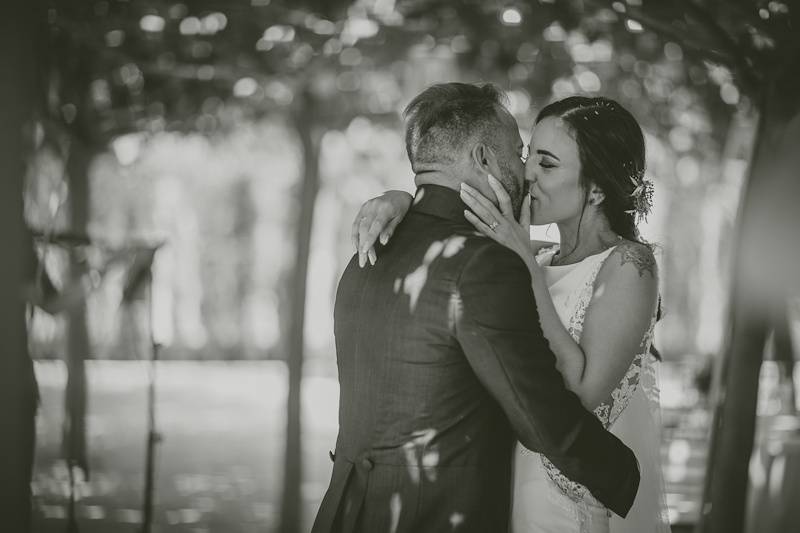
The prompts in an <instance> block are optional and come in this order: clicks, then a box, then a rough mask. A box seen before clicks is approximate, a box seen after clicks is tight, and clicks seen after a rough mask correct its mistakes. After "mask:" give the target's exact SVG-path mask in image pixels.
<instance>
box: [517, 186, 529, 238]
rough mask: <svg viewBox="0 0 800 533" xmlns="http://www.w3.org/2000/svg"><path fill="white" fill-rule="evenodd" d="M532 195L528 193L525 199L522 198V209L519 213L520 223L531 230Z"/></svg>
mask: <svg viewBox="0 0 800 533" xmlns="http://www.w3.org/2000/svg"><path fill="white" fill-rule="evenodd" d="M531 202H532V200H531V195H530V194H526V195H525V199H524V200H522V210H521V211H520V214H519V225H520V226H522V227H523V228H528V231H530V226H531Z"/></svg>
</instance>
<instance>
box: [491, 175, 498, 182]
mask: <svg viewBox="0 0 800 533" xmlns="http://www.w3.org/2000/svg"><path fill="white" fill-rule="evenodd" d="M489 180H491V181H497V178H495V177H494V176H492V175H491V174H489Z"/></svg>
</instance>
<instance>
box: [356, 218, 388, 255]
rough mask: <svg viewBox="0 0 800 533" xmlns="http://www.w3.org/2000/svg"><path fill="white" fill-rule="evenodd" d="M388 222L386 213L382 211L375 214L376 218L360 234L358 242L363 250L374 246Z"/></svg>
mask: <svg viewBox="0 0 800 533" xmlns="http://www.w3.org/2000/svg"><path fill="white" fill-rule="evenodd" d="M387 223H388V220H387V219H386V217H385V215H383V214H381V213H378V214H376V215H375V219H374V220H373V221H372V224H370V225H369V228H367V230H366V231H364V232H363V233H359V235H358V244H359V246H360V247H361V249H362V250H365V251H366V250H369V249H370V248H372V247H373V245H374V244H375V241H376V240H378V236H379V235H380V233H381V230H383V228H384V227H386V224H387Z"/></svg>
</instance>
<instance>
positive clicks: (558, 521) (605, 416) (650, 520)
mask: <svg viewBox="0 0 800 533" xmlns="http://www.w3.org/2000/svg"><path fill="white" fill-rule="evenodd" d="M613 250H614V248H613V247H612V248H609V249H608V250H605V251H604V252H601V253H599V254H595V255H592V256H589V257H587V258H586V259H584V260H583V261H581V262H579V263H576V264H573V265H564V266H551V265H550V263H551V261H552V258H553V255H554V254H555V252H556V251H557V247H553V248H550V249H547V250H544V251H543V252H542V253H540V254H539V256H538V257H537V260H538V262H539V264H540V265H542V266H543V271H544V274H545V276H546V278H547V286H548V288H549V290H550V295H551V297H552V298H553V304H554V306H555V308H556V311H557V313H558V316H559V318H561V321H562V323H563V324H564V326H565V327H566V328H567V330H568V331H569V334H570V335H571V336H572V338H573V339H574V340H575V341H576V342H579V341H580V338H581V333H582V332H583V320H584V317H585V315H586V310H587V308H588V307H589V304H590V302H591V300H592V296H593V294H594V289H595V286H594V285H595V279H596V278H597V274H598V272H599V271H600V268H601V267H602V266H603V263H604V261H605V260H606V259H607V258H608V256H609V255H610V254H611V252H612V251H613ZM655 315H656V313H655V310H654V312H653V317H652V320H651V323H650V327H649V328H648V331H647V332H646V334H645V337H644V339H643V342H642V352H641V353H640V354H638V355H636V356H635V357H634V358H633V362H632V363H631V366H630V367H629V368H628V371H627V373H626V374H625V376H624V377H623V378H622V380H621V381H620V383H619V385H618V386H617V387H616V388H615V389H614V391H613V392H612V393H611V396H610V397H609V398H608V399H607V400H606V401H604V402H603V403H602V404H601V405H599V406H598V407H597V409H595V411H594V414H595V415H596V416H597V418H599V419H600V420H601V421H602V422H603V425H604V426H605V427H606V428H607V429H609V430H610V431H611V432H612V433H614V434H615V435H616V436H617V437H619V438H620V440H622V441H623V442H624V443H625V444H626V445H628V446H629V447H630V448H631V449H632V450H633V451H634V453H635V454H636V457H637V459H638V460H639V465H640V469H641V482H640V486H639V492H638V493H637V496H636V500H635V501H634V504H633V507H632V509H631V511H630V513H629V514H628V516H627V517H626V518H625V519H622V518H620V517H618V516H616V515H613V514H612V513H610V512H609V511H607V510H606V509H605V507H603V505H602V504H601V503H600V502H598V501H597V500H596V499H595V498H594V497H593V496H592V495H591V493H590V492H589V491H588V489H586V487H584V486H583V485H580V484H579V483H575V482H573V481H571V480H569V479H568V478H566V477H565V476H564V475H562V474H561V472H559V470H558V469H557V468H556V467H555V466H554V465H553V464H552V463H551V462H550V461H549V460H547V458H545V457H544V456H543V455H541V454H538V453H535V452H532V451H530V450H528V449H526V448H525V447H524V446H522V445H521V444H519V443H518V444H517V446H516V451H515V457H514V487H513V488H514V493H513V506H512V512H511V528H512V532H513V533H549V532H554V533H555V532H558V533H569V532H576V533H577V532H580V533H603V532H612V533H628V532H631V533H633V532H637V533H651V532H657V533H663V532H668V531H669V522H668V519H667V516H666V504H665V500H664V483H663V477H662V474H661V458H660V451H659V450H660V435H661V419H660V413H659V410H658V389H657V387H656V375H655V371H656V366H655V363H656V360H655V359H654V358H653V357H652V355H650V353H649V351H650V344H651V340H652V335H653V326H654V325H655V319H656V316H655Z"/></svg>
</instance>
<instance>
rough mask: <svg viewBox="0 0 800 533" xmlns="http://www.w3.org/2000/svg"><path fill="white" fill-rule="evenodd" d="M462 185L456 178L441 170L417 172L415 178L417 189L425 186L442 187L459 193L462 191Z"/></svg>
mask: <svg viewBox="0 0 800 533" xmlns="http://www.w3.org/2000/svg"><path fill="white" fill-rule="evenodd" d="M460 183H461V182H460V181H459V180H458V179H457V178H456V177H455V176H453V175H451V174H450V173H448V172H444V171H441V170H423V171H419V172H417V173H416V175H415V176H414V184H415V185H416V186H417V187H422V186H423V185H439V186H441V187H447V188H448V189H453V190H454V191H459V190H460V189H461V185H460Z"/></svg>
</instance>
